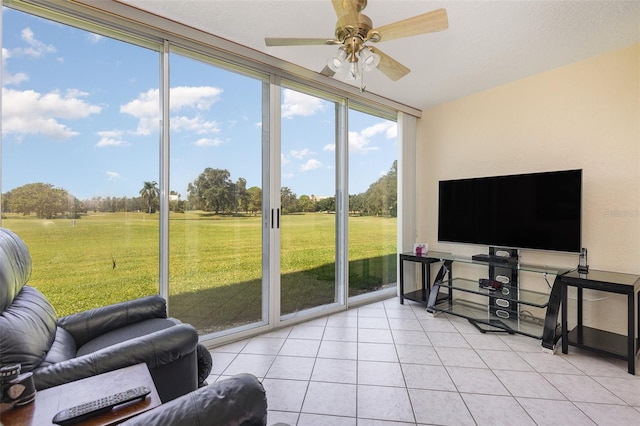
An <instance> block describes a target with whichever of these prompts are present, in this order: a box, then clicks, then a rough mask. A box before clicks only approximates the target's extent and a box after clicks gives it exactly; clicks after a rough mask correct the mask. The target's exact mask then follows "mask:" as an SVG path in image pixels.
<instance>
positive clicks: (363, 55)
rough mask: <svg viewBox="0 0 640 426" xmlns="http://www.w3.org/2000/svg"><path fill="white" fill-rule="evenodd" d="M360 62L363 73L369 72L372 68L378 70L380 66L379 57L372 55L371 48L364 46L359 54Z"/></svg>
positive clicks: (375, 54)
mask: <svg viewBox="0 0 640 426" xmlns="http://www.w3.org/2000/svg"><path fill="white" fill-rule="evenodd" d="M359 55H360V60H361V61H362V67H363V68H364V70H365V71H371V70H372V69H374V68H378V65H380V55H378V54H377V53H373V52H372V50H371V48H370V47H368V46H364V47H363V48H362V50H361V51H360V53H359Z"/></svg>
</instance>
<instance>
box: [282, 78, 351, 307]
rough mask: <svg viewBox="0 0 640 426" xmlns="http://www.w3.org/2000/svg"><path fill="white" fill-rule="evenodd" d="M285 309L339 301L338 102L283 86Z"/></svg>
mask: <svg viewBox="0 0 640 426" xmlns="http://www.w3.org/2000/svg"><path fill="white" fill-rule="evenodd" d="M281 93H282V98H281V101H282V103H281V133H282V136H281V141H280V182H281V183H280V206H281V218H280V259H279V261H280V314H281V315H283V316H286V315H288V314H293V313H297V312H300V311H303V310H306V309H311V308H315V307H319V306H323V305H328V304H332V303H336V302H337V301H338V300H339V292H338V288H337V286H338V280H336V238H337V235H336V210H335V205H336V198H335V194H336V178H335V176H336V104H335V103H334V102H330V101H327V100H325V99H322V98H320V97H318V96H315V95H311V94H307V93H303V92H301V91H297V90H293V89H290V88H283V89H282V92H281Z"/></svg>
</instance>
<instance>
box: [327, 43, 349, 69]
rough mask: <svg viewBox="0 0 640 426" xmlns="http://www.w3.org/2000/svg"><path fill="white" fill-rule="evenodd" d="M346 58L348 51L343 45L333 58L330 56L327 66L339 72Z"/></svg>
mask: <svg viewBox="0 0 640 426" xmlns="http://www.w3.org/2000/svg"><path fill="white" fill-rule="evenodd" d="M346 59H347V51H346V50H345V48H344V47H341V48H339V49H338V53H336V54H335V56H332V57H331V58H329V62H328V63H327V66H328V67H329V68H330V69H331V70H332V71H333V72H338V71H340V70H341V69H342V67H343V66H344V62H345V61H346Z"/></svg>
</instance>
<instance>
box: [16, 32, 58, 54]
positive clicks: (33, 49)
mask: <svg viewBox="0 0 640 426" xmlns="http://www.w3.org/2000/svg"><path fill="white" fill-rule="evenodd" d="M20 38H22V41H24V42H25V43H27V47H16V48H15V49H12V53H14V54H16V55H24V56H31V57H33V58H39V57H41V56H44V55H45V54H47V53H53V52H55V51H56V48H55V47H54V46H52V45H50V44H44V43H43V42H41V41H40V40H38V39H36V37H35V34H34V33H33V31H31V28H24V29H23V30H22V32H21V33H20Z"/></svg>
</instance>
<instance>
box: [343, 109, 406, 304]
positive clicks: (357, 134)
mask: <svg viewBox="0 0 640 426" xmlns="http://www.w3.org/2000/svg"><path fill="white" fill-rule="evenodd" d="M397 133H398V129H397V124H396V122H395V121H391V120H389V119H385V118H382V117H380V116H377V115H373V114H370V113H367V112H362V111H359V110H356V109H350V110H349V249H348V251H349V296H350V297H352V298H355V297H358V296H363V295H366V294H370V293H372V292H375V291H378V290H384V289H388V288H390V287H395V285H396V281H397V280H396V275H397V274H396V264H397V226H398V220H397V216H398V161H397V152H398V144H397Z"/></svg>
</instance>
